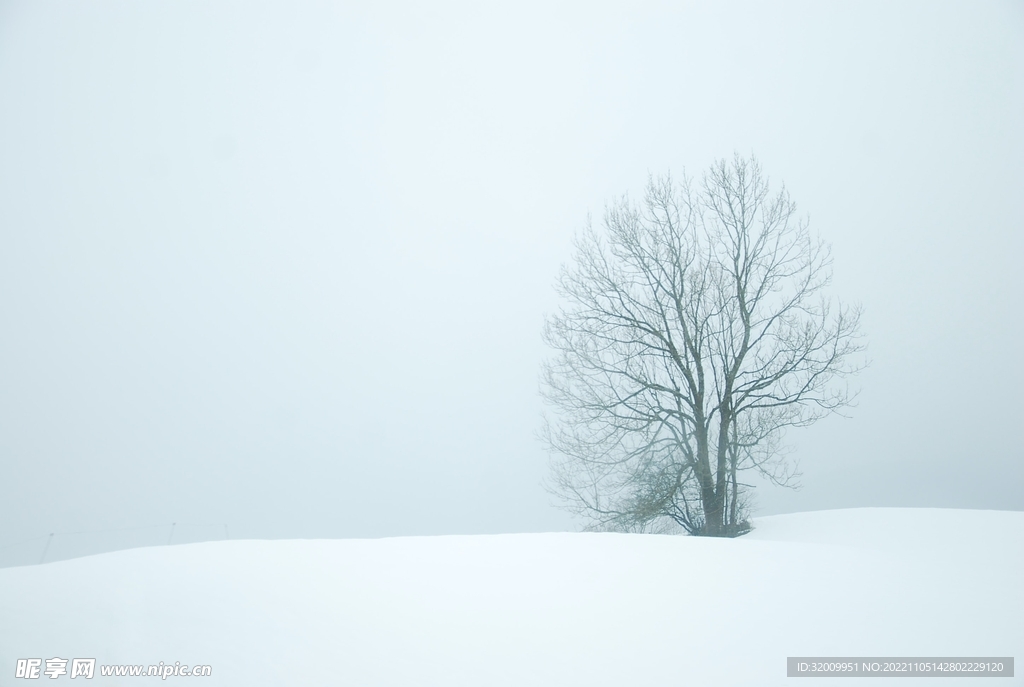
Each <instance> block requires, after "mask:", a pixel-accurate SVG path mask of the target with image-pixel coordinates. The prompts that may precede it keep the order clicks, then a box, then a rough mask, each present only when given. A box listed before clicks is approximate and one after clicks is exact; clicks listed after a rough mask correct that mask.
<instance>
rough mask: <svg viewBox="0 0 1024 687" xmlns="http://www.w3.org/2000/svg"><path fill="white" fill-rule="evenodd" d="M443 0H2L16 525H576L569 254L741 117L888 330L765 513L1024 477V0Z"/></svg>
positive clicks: (842, 272)
mask: <svg viewBox="0 0 1024 687" xmlns="http://www.w3.org/2000/svg"><path fill="white" fill-rule="evenodd" d="M429 4H430V5H431V7H424V6H423V5H424V3H406V4H398V3H390V4H389V3H381V2H374V3H343V2H324V3H312V2H296V1H295V0H289V1H288V2H277V3H273V4H267V3H255V2H248V1H247V2H235V3H231V2H223V1H219V0H216V1H212V2H210V1H203V2H198V1H196V2H163V3H157V2H146V3H141V2H129V1H124V2H98V1H90V2H27V1H26V2H20V3H11V2H2V3H0V489H2V490H3V496H2V498H0V545H3V544H5V543H6V542H13V541H18V540H21V539H26V538H32V537H38V536H40V535H45V534H46V533H48V532H51V531H72V530H88V529H112V528H122V527H143V526H155V525H160V524H161V523H168V522H182V523H185V522H188V523H199V524H203V523H227V524H229V526H230V528H231V536H232V537H324V536H330V537H349V536H356V537H365V536H387V535H402V534H446V533H478V532H511V531H539V530H559V529H572V528H574V527H575V526H576V524H575V523H574V522H573V521H572V520H571V519H570V518H569V516H567V515H566V514H564V513H562V512H561V511H559V510H557V509H556V508H555V507H554V506H553V505H552V499H551V497H549V495H548V494H547V493H546V492H545V491H544V489H543V487H542V482H543V480H544V479H545V477H546V475H547V458H546V455H545V453H544V450H543V447H542V445H541V444H540V442H539V441H538V440H537V439H536V430H537V428H538V425H539V415H540V412H541V410H542V403H541V401H540V398H539V395H538V373H539V365H540V362H541V360H542V359H543V358H544V356H545V349H544V346H543V344H542V342H541V340H540V331H541V327H542V323H543V319H544V315H545V313H548V312H551V311H552V310H554V308H555V307H556V306H557V302H558V301H557V299H556V296H555V293H554V290H553V288H552V287H553V283H554V280H555V277H556V276H557V273H558V268H559V265H560V264H561V263H563V262H564V261H565V260H567V259H568V258H569V255H570V242H571V238H572V235H573V233H574V232H575V231H576V230H578V229H579V228H580V227H581V226H582V224H583V223H584V222H585V220H586V217H587V214H588V213H592V214H594V215H595V216H600V214H601V212H602V209H603V207H604V205H605V204H606V203H608V202H609V201H612V200H614V199H615V198H617V197H619V196H620V195H621V194H623V193H632V194H634V195H635V194H637V193H638V192H640V191H641V190H642V187H643V185H644V183H645V181H646V178H647V175H648V173H661V172H665V171H668V170H672V171H673V172H675V173H676V174H680V173H682V171H683V170H686V171H688V172H690V173H695V174H699V173H700V171H701V170H702V169H704V168H705V167H707V166H708V165H709V164H710V163H711V162H712V161H713V160H715V158H718V157H723V156H731V155H732V154H733V152H734V151H738V152H740V153H743V154H749V153H754V154H756V155H757V156H758V157H759V158H760V160H761V163H762V165H763V166H764V168H765V170H766V172H768V173H769V174H770V175H771V177H772V179H773V180H776V181H779V182H783V181H784V182H785V184H786V186H787V188H788V189H789V191H790V193H791V194H792V196H793V198H794V200H796V202H797V203H798V205H799V208H800V210H801V212H802V213H805V214H806V215H807V216H808V217H809V218H810V222H811V226H812V228H813V229H814V230H816V231H817V232H818V233H819V234H820V235H821V236H822V237H823V238H824V239H825V240H826V241H828V242H830V243H831V244H832V247H833V253H834V256H835V281H834V287H833V293H834V294H835V295H837V296H839V297H841V298H842V299H844V300H846V301H850V302H859V303H861V304H862V305H863V307H864V311H865V314H864V330H865V334H866V336H867V342H868V345H869V357H870V358H871V361H872V362H871V366H870V368H868V369H867V370H866V371H864V372H863V373H861V374H860V375H859V376H858V377H857V379H856V380H855V384H856V385H857V386H859V387H860V388H861V389H862V392H861V396H860V401H859V405H858V406H857V407H855V408H852V409H850V410H849V411H848V413H847V414H848V415H849V417H847V418H841V417H835V418H830V419H828V420H826V421H824V422H821V423H820V424H819V425H817V426H815V427H813V428H811V429H807V430H801V431H794V432H791V433H790V434H789V436H788V440H789V443H790V444H791V445H792V446H793V457H794V458H796V459H798V460H799V461H800V464H801V467H802V470H803V473H804V477H803V485H804V486H803V489H802V490H800V491H798V492H790V491H786V490H781V489H777V488H762V489H759V490H758V493H757V495H756V504H757V508H758V513H759V514H770V513H778V512H790V511H799V510H810V509H821V508H834V507H849V506H870V505H897V506H899V505H902V506H946V507H969V508H1001V509H1016V510H1021V509H1024V450H1022V442H1021V429H1022V427H1024V403H1022V400H1021V391H1020V389H1021V388H1022V386H1024V384H1022V383H1024V364H1022V356H1021V351H1022V350H1024V348H1022V346H1021V335H1022V333H1024V331H1022V330H1024V326H1022V324H1024V307H1022V305H1021V294H1022V293H1024V288H1022V287H1024V277H1022V272H1024V270H1022V269H1021V266H1020V262H1021V258H1022V256H1024V4H1022V3H1020V2H977V1H972V2H961V3H949V2H936V1H934V0H928V1H925V2H901V3H894V2H891V1H885V2H858V3H826V2H820V1H819V0H815V1H813V2H785V3H780V2H749V3H743V2H735V3H728V2H714V3H712V2H705V3H681V2H670V3H653V2H651V3H643V4H640V5H639V6H638V4H637V3H626V2H619V3H612V4H601V3H595V2H580V3H568V2H567V3H550V2H540V3H534V4H529V3H523V2H515V3H511V2H509V3H504V6H503V7H501V8H499V7H496V6H495V5H496V4H495V3H469V2H467V3H465V4H454V3H444V4H442V3H429ZM484 5H487V7H484ZM163 531H166V530H163ZM146 536H149V537H155V538H156V539H159V538H160V537H161V536H164V535H162V534H157V533H151V534H147V535H146ZM211 536H212V535H211ZM147 541H148V540H147ZM150 543H153V542H150ZM33 555H34V554H33ZM0 559H2V556H0Z"/></svg>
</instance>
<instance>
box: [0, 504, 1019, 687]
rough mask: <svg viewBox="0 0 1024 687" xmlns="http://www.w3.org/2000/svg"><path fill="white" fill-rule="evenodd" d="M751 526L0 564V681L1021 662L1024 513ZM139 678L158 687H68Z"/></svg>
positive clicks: (753, 674) (442, 681)
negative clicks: (78, 662) (804, 662)
mask: <svg viewBox="0 0 1024 687" xmlns="http://www.w3.org/2000/svg"><path fill="white" fill-rule="evenodd" d="M755 524H756V527H757V529H756V530H755V531H754V532H753V533H751V534H750V535H748V536H746V537H742V538H740V539H733V540H714V539H696V538H688V537H678V536H677V537H673V536H654V535H616V534H571V533H553V534H523V535H493V536H447V537H411V538H393V539H379V540H308V541H302V540H291V541H230V542H214V543H204V544H190V545H184V546H168V547H154V548H145V549H134V550H129V551H120V552H116V553H110V554H103V555H98V556H91V557H87V558H80V559H75V560H68V561H61V562H57V563H51V564H46V565H41V566H27V567H22V568H9V569H3V570H0V686H5V685H9V684H31V683H28V682H23V681H22V680H14V679H13V676H14V675H15V663H16V660H17V659H19V658H31V657H37V658H42V659H47V658H51V657H62V658H76V657H94V658H96V659H97V664H98V665H102V664H155V663H158V662H160V661H162V662H164V663H174V662H175V661H178V662H181V663H183V664H188V665H194V664H208V665H210V666H212V675H211V676H210V677H203V678H194V679H189V678H185V677H174V676H172V677H169V678H168V680H170V682H171V683H177V682H181V681H184V682H186V683H197V682H198V683H199V684H205V685H238V686H240V687H241V686H246V687H249V686H252V687H255V686H258V685H394V686H396V687H397V686H399V685H400V686H402V687H408V686H412V685H438V686H441V685H444V686H445V687H458V686H463V685H465V686H467V687H469V686H474V687H476V686H479V685H541V686H547V685H551V686H555V685H558V686H562V685H588V686H597V685H609V686H610V685H616V686H621V685H643V684H662V685H772V684H784V683H786V682H792V680H788V681H787V678H786V677H785V672H786V657H787V656H871V655H880V656H901V655H902V656H913V655H916V656H943V655H948V656H972V655H973V656H1016V657H1018V658H1019V657H1021V656H1022V655H1024V622H1021V618H1022V617H1024V583H1022V581H1021V580H1022V579H1024V575H1022V573H1021V571H1024V513H1019V512H1000V511H962V510H939V509H881V508H880V509H853V510H844V511H822V512H816V513H801V514H795V515H785V516H774V517H768V518H761V519H758V520H756V521H755ZM1018 674H1019V673H1018ZM58 679H59V680H67V679H69V677H68V676H67V675H65V676H62V677H60V678H58ZM42 680H43V681H44V682H45V683H46V684H56V683H51V680H49V679H47V678H45V677H43V678H42ZM139 680H142V682H143V683H146V682H149V683H152V682H153V681H155V680H156V678H155V677H149V678H120V679H116V678H102V677H101V676H99V675H98V674H97V676H96V678H94V679H93V680H91V681H89V682H88V683H86V684H100V685H103V684H124V683H126V682H138V681H139ZM816 682H817V681H815V680H800V681H799V684H801V685H803V684H815V683H816ZM823 682H824V681H823ZM885 682H886V681H885V680H882V681H881V682H880V683H878V684H879V685H881V684H884V683H885ZM953 682H954V683H955V684H969V682H967V681H964V680H954V681H953ZM1009 682H1012V683H1014V684H1016V683H1019V682H1020V678H1013V679H1012V680H1009V681H1008V680H1000V681H998V684H1007V683H1009ZM72 684H76V683H72ZM872 684H875V683H874V682H872ZM900 684H903V683H900ZM983 684H995V683H992V682H991V681H987V682H984V683H983Z"/></svg>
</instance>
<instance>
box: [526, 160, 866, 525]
mask: <svg viewBox="0 0 1024 687" xmlns="http://www.w3.org/2000/svg"><path fill="white" fill-rule="evenodd" d="M830 279H831V259H830V254H829V249H828V247H827V246H826V245H825V244H824V243H823V242H822V241H821V240H819V239H817V238H816V237H814V236H812V235H811V233H810V232H809V229H808V224H807V222H806V220H802V219H800V218H798V217H797V215H796V205H795V204H794V203H793V202H792V201H791V200H790V197H789V194H788V193H787V192H786V190H785V189H784V188H783V189H781V190H779V191H777V192H772V191H771V189H770V187H769V182H768V179H767V177H766V176H765V175H764V174H763V173H762V171H761V168H760V166H759V164H758V162H757V160H756V159H753V158H751V159H744V158H741V157H740V156H738V155H737V156H736V157H735V158H734V159H733V160H732V161H725V160H722V161H719V162H717V163H716V164H715V165H713V166H712V167H711V168H710V169H709V170H708V171H707V172H706V173H705V174H704V176H703V178H702V180H701V181H700V182H699V183H694V182H692V181H691V180H689V179H686V178H684V179H683V180H682V181H681V182H680V183H676V182H674V181H673V180H672V179H671V178H670V177H668V176H666V177H663V178H659V179H653V178H652V179H651V180H650V181H649V183H648V186H647V191H646V194H645V197H644V199H643V202H642V203H639V204H636V203H633V202H631V201H630V200H629V199H628V198H623V199H622V200H621V201H619V202H617V203H615V204H613V205H612V206H611V207H609V208H608V209H607V210H606V212H605V216H604V231H603V232H599V231H597V230H596V229H594V227H593V226H592V225H591V223H590V222H589V221H588V223H587V226H586V227H585V229H584V230H583V231H582V232H581V233H580V235H579V236H578V237H577V239H576V243H575V260H574V264H572V265H571V266H568V267H564V268H563V270H562V274H561V277H560V279H559V282H558V291H559V293H560V295H561V296H562V297H563V299H564V300H565V301H566V304H565V305H564V306H563V307H562V308H561V309H560V311H559V313H558V314H557V315H554V316H552V317H549V318H548V321H547V323H546V326H545V331H544V338H545V341H546V342H547V343H548V344H549V345H550V346H552V347H553V348H554V349H555V351H556V355H555V356H554V357H553V358H552V359H551V360H550V361H549V362H548V363H547V364H546V365H545V367H544V372H543V392H544V395H545V397H546V399H547V400H548V402H549V403H550V405H551V406H552V408H553V409H554V414H553V416H551V417H547V418H545V425H544V430H543V438H544V439H545V440H546V442H547V444H548V445H549V447H550V448H551V450H552V456H553V472H554V481H553V484H552V486H553V489H554V490H555V491H556V492H557V493H558V494H560V495H561V496H562V497H563V498H564V500H565V503H566V505H567V507H568V508H570V509H571V510H574V511H575V512H577V513H580V514H583V515H585V516H586V517H587V518H588V519H589V520H590V526H591V527H592V528H598V529H618V530H626V531H658V530H663V529H665V528H666V526H672V525H673V524H674V525H678V526H681V527H682V528H684V529H685V530H686V531H687V532H689V533H691V534H704V535H712V536H735V535H736V534H741V533H742V532H744V531H746V529H748V526H747V524H746V519H745V514H744V510H745V508H744V503H745V499H746V487H747V485H745V484H744V483H742V482H741V481H740V480H739V475H740V474H741V473H743V472H744V471H747V470H754V471H757V472H759V473H761V474H762V475H764V476H766V477H767V478H768V479H769V480H771V481H772V482H774V483H776V484H781V485H792V484H793V483H794V482H793V480H794V477H795V471H794V468H793V466H792V465H791V464H790V462H789V461H787V460H786V457H785V453H784V451H782V443H781V438H782V433H783V432H784V430H785V429H786V428H789V427H800V426H805V425H809V424H811V423H812V422H814V421H816V420H818V419H820V418H821V417H824V416H825V415H827V414H828V413H830V412H832V411H835V410H837V409H839V408H841V407H843V406H844V405H847V404H849V402H850V399H851V397H850V394H849V393H848V391H847V389H846V387H845V386H844V385H840V384H837V382H839V381H840V379H841V378H842V377H843V376H845V375H847V374H849V373H851V372H853V371H855V370H856V369H857V363H856V360H854V358H856V355H855V354H857V353H858V352H860V351H861V350H862V348H863V347H862V346H861V344H860V335H859V333H858V321H859V317H860V312H859V309H858V308H856V307H848V306H843V305H842V304H836V303H834V302H833V301H831V300H830V299H829V298H827V297H826V296H825V294H824V289H825V287H826V286H827V285H828V284H829V281H830Z"/></svg>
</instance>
